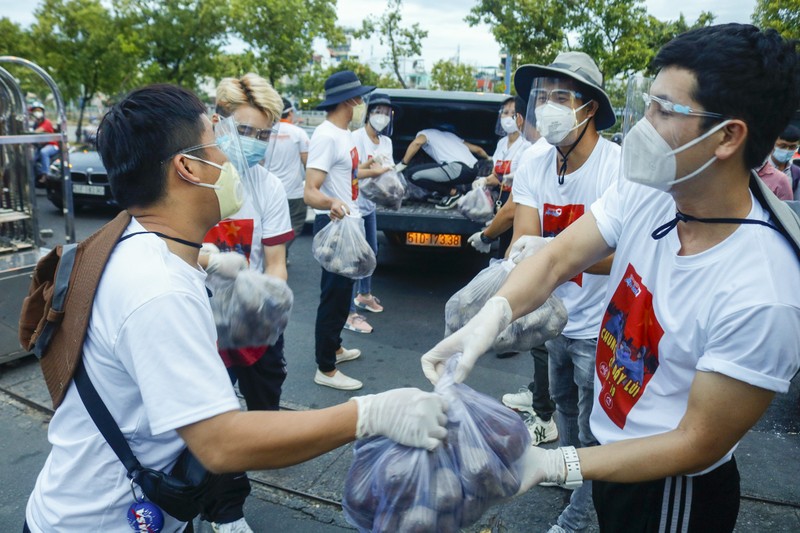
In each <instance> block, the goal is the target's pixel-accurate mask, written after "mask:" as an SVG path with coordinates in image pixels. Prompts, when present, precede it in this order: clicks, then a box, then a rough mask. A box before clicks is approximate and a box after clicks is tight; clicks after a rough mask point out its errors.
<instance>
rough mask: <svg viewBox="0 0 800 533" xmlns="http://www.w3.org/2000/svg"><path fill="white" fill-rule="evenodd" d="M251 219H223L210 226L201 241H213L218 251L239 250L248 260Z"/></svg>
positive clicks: (251, 237)
mask: <svg viewBox="0 0 800 533" xmlns="http://www.w3.org/2000/svg"><path fill="white" fill-rule="evenodd" d="M253 231H254V230H253V220H252V219H249V218H248V219H238V220H223V221H221V222H219V223H218V224H217V225H216V226H214V227H213V228H211V230H209V232H208V233H207V234H206V237H205V239H203V242H210V243H214V244H215V245H216V246H217V248H219V251H220V252H239V253H240V254H242V255H244V256H245V257H246V258H247V260H248V261H250V247H251V245H252V243H253Z"/></svg>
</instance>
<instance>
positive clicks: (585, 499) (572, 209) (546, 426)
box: [512, 52, 620, 533]
mask: <svg viewBox="0 0 800 533" xmlns="http://www.w3.org/2000/svg"><path fill="white" fill-rule="evenodd" d="M602 83H603V76H602V74H601V73H600V71H599V69H598V68H597V66H596V65H595V63H594V61H593V60H592V59H591V58H590V57H589V56H588V55H586V54H584V53H583V52H566V53H561V54H559V55H558V56H557V57H556V58H555V60H554V61H553V64H552V65H549V66H539V65H525V66H523V67H520V68H519V69H518V70H517V72H516V75H515V76H514V84H515V87H516V89H517V93H518V94H520V95H525V97H527V100H528V109H529V111H528V115H529V116H535V117H536V125H537V128H538V130H539V132H540V133H541V134H542V137H543V138H544V139H545V140H546V141H547V142H548V143H549V144H550V145H551V146H550V148H549V149H548V150H546V151H544V152H541V153H540V154H538V156H537V157H535V158H532V159H530V160H528V161H527V162H526V172H525V173H524V174H523V175H522V176H518V179H515V183H514V201H515V202H516V203H517V209H516V212H515V214H514V236H513V237H512V243H516V242H517V241H518V240H519V239H520V238H521V237H524V236H528V235H534V236H537V237H555V236H556V235H558V234H559V233H561V232H562V231H564V230H565V229H566V228H567V227H568V226H569V225H570V224H572V223H573V222H574V221H576V220H577V219H578V218H580V217H581V215H583V214H584V213H585V212H586V211H588V210H589V206H591V204H592V203H594V201H595V200H597V199H598V198H599V197H600V196H602V194H603V193H604V192H605V191H606V189H608V188H609V187H611V186H613V184H615V183H616V182H617V180H618V178H619V160H620V150H619V146H617V145H616V144H614V143H612V142H610V141H607V140H605V139H603V138H602V137H601V136H600V134H599V133H598V130H603V129H606V128H609V127H611V126H612V125H613V124H614V122H615V117H614V111H613V108H612V107H611V102H610V100H609V98H608V95H606V93H605V92H604V91H603V89H602ZM512 246H513V244H512ZM610 263H611V262H610V259H609V260H606V261H604V262H601V263H600V264H598V265H594V266H592V267H590V268H588V269H586V270H585V271H584V272H582V273H580V274H578V275H577V276H575V277H574V278H572V279H571V280H569V281H567V282H566V283H565V284H563V285H561V286H560V287H558V289H556V291H555V295H556V296H558V297H559V298H560V299H561V301H562V302H564V305H565V306H566V308H567V311H568V313H569V318H568V321H567V325H566V326H565V328H564V331H563V332H562V333H561V335H559V336H558V337H556V338H555V339H552V340H550V341H547V342H546V343H545V347H546V349H547V353H548V366H549V371H548V377H549V388H550V395H551V396H552V398H553V401H554V402H555V404H556V414H557V426H556V422H555V421H554V420H552V419H550V420H545V419H544V418H543V416H544V415H543V414H542V413H538V414H536V415H533V416H532V417H530V418H528V420H527V423H528V427H529V430H530V431H531V435H532V437H533V440H534V442H535V443H537V444H538V443H544V442H550V441H552V440H555V439H556V438H559V436H560V443H561V444H562V445H564V446H578V445H582V446H592V445H594V444H596V441H595V439H594V437H593V436H592V432H591V429H590V428H589V416H590V414H591V412H592V397H593V395H592V388H593V387H592V375H593V372H594V354H595V349H596V347H597V331H598V329H599V326H600V318H601V316H602V313H603V310H602V304H603V296H604V294H605V288H606V283H607V281H608V276H607V274H608V270H609V268H610ZM556 427H557V429H556ZM593 515H594V511H593V509H592V502H591V484H590V483H586V484H584V486H582V487H581V488H579V489H577V490H575V491H574V492H573V493H572V496H571V498H570V504H569V505H568V506H567V508H566V509H565V510H564V511H563V512H562V513H561V516H559V517H558V522H557V524H558V525H557V526H554V533H555V532H556V531H561V530H560V529H557V528H559V527H560V528H561V529H563V530H566V531H580V530H582V529H584V528H586V527H587V526H588V524H589V523H591V520H592V517H593Z"/></svg>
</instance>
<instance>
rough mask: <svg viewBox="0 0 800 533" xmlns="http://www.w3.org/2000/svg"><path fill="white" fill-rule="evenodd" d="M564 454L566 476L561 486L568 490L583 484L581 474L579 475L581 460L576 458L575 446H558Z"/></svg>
mask: <svg viewBox="0 0 800 533" xmlns="http://www.w3.org/2000/svg"><path fill="white" fill-rule="evenodd" d="M559 450H561V453H562V455H563V456H564V463H566V465H567V478H566V479H565V480H564V483H562V484H561V486H562V487H564V488H566V489H570V490H574V489H577V488H578V487H580V486H581V485H583V475H581V461H580V459H578V452H577V450H575V446H562V447H561V448H559Z"/></svg>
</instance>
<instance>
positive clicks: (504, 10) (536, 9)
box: [465, 0, 578, 64]
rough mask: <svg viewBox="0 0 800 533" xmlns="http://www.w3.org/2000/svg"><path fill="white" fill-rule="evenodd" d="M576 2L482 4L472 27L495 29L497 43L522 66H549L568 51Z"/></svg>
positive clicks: (470, 18)
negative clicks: (563, 52) (485, 25)
mask: <svg viewBox="0 0 800 533" xmlns="http://www.w3.org/2000/svg"><path fill="white" fill-rule="evenodd" d="M577 4H578V2H576V1H575V0H479V1H478V3H477V5H475V6H474V7H473V8H472V9H471V10H470V13H469V15H467V17H466V19H465V20H466V21H467V23H469V25H470V26H477V25H478V24H480V23H485V24H488V25H489V26H490V27H491V28H492V35H494V38H495V40H496V41H497V42H498V43H499V44H500V45H501V46H502V47H503V48H505V49H507V50H508V51H509V52H510V53H511V55H512V57H515V58H518V60H519V61H520V62H524V63H537V64H547V63H550V62H551V61H552V60H553V58H554V57H555V56H556V54H557V53H558V52H559V51H560V50H562V49H564V47H565V42H566V32H567V31H568V30H569V29H570V17H571V15H572V13H573V11H574V9H575V6H576V5H577Z"/></svg>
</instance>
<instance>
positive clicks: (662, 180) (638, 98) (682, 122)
mask: <svg viewBox="0 0 800 533" xmlns="http://www.w3.org/2000/svg"><path fill="white" fill-rule="evenodd" d="M670 92H671V91H670V87H667V86H665V85H664V84H663V83H659V79H658V78H656V79H653V78H646V77H643V76H636V77H633V78H631V79H630V80H629V81H628V90H627V95H626V102H625V110H624V112H623V121H622V131H623V142H622V171H623V174H624V175H625V177H626V178H627V179H628V180H630V181H633V182H636V183H641V184H643V185H649V186H651V187H655V188H658V189H661V190H665V191H666V190H669V189H670V188H671V187H672V186H673V185H675V184H677V183H681V182H683V181H686V180H689V179H691V178H693V177H695V176H697V175H698V174H700V173H701V172H703V171H704V170H705V169H706V168H708V167H709V166H711V165H712V164H713V163H714V162H715V161H716V156H714V155H713V154H710V153H709V151H708V150H701V149H698V150H690V149H691V148H693V147H694V146H697V145H699V144H700V143H702V141H704V140H705V139H707V138H708V137H710V136H711V135H713V134H714V133H716V132H717V131H719V130H720V129H722V128H723V127H724V126H725V125H727V124H728V122H729V121H728V120H726V117H724V116H723V115H721V114H719V113H714V112H711V111H705V110H700V109H693V108H692V107H691V106H690V105H688V102H680V101H677V98H676V97H674V96H671V95H670ZM708 119H712V123H714V122H716V123H714V124H713V125H712V126H711V127H710V128H708V127H707V126H706V124H707V122H708ZM704 128H707V129H706V131H704V132H702V133H700V134H699V135H696V136H691V134H690V133H688V132H692V131H701V130H702V129H704ZM684 152H685V155H681V156H680V157H676V156H678V155H679V154H682V153H684ZM709 157H710V158H709Z"/></svg>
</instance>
